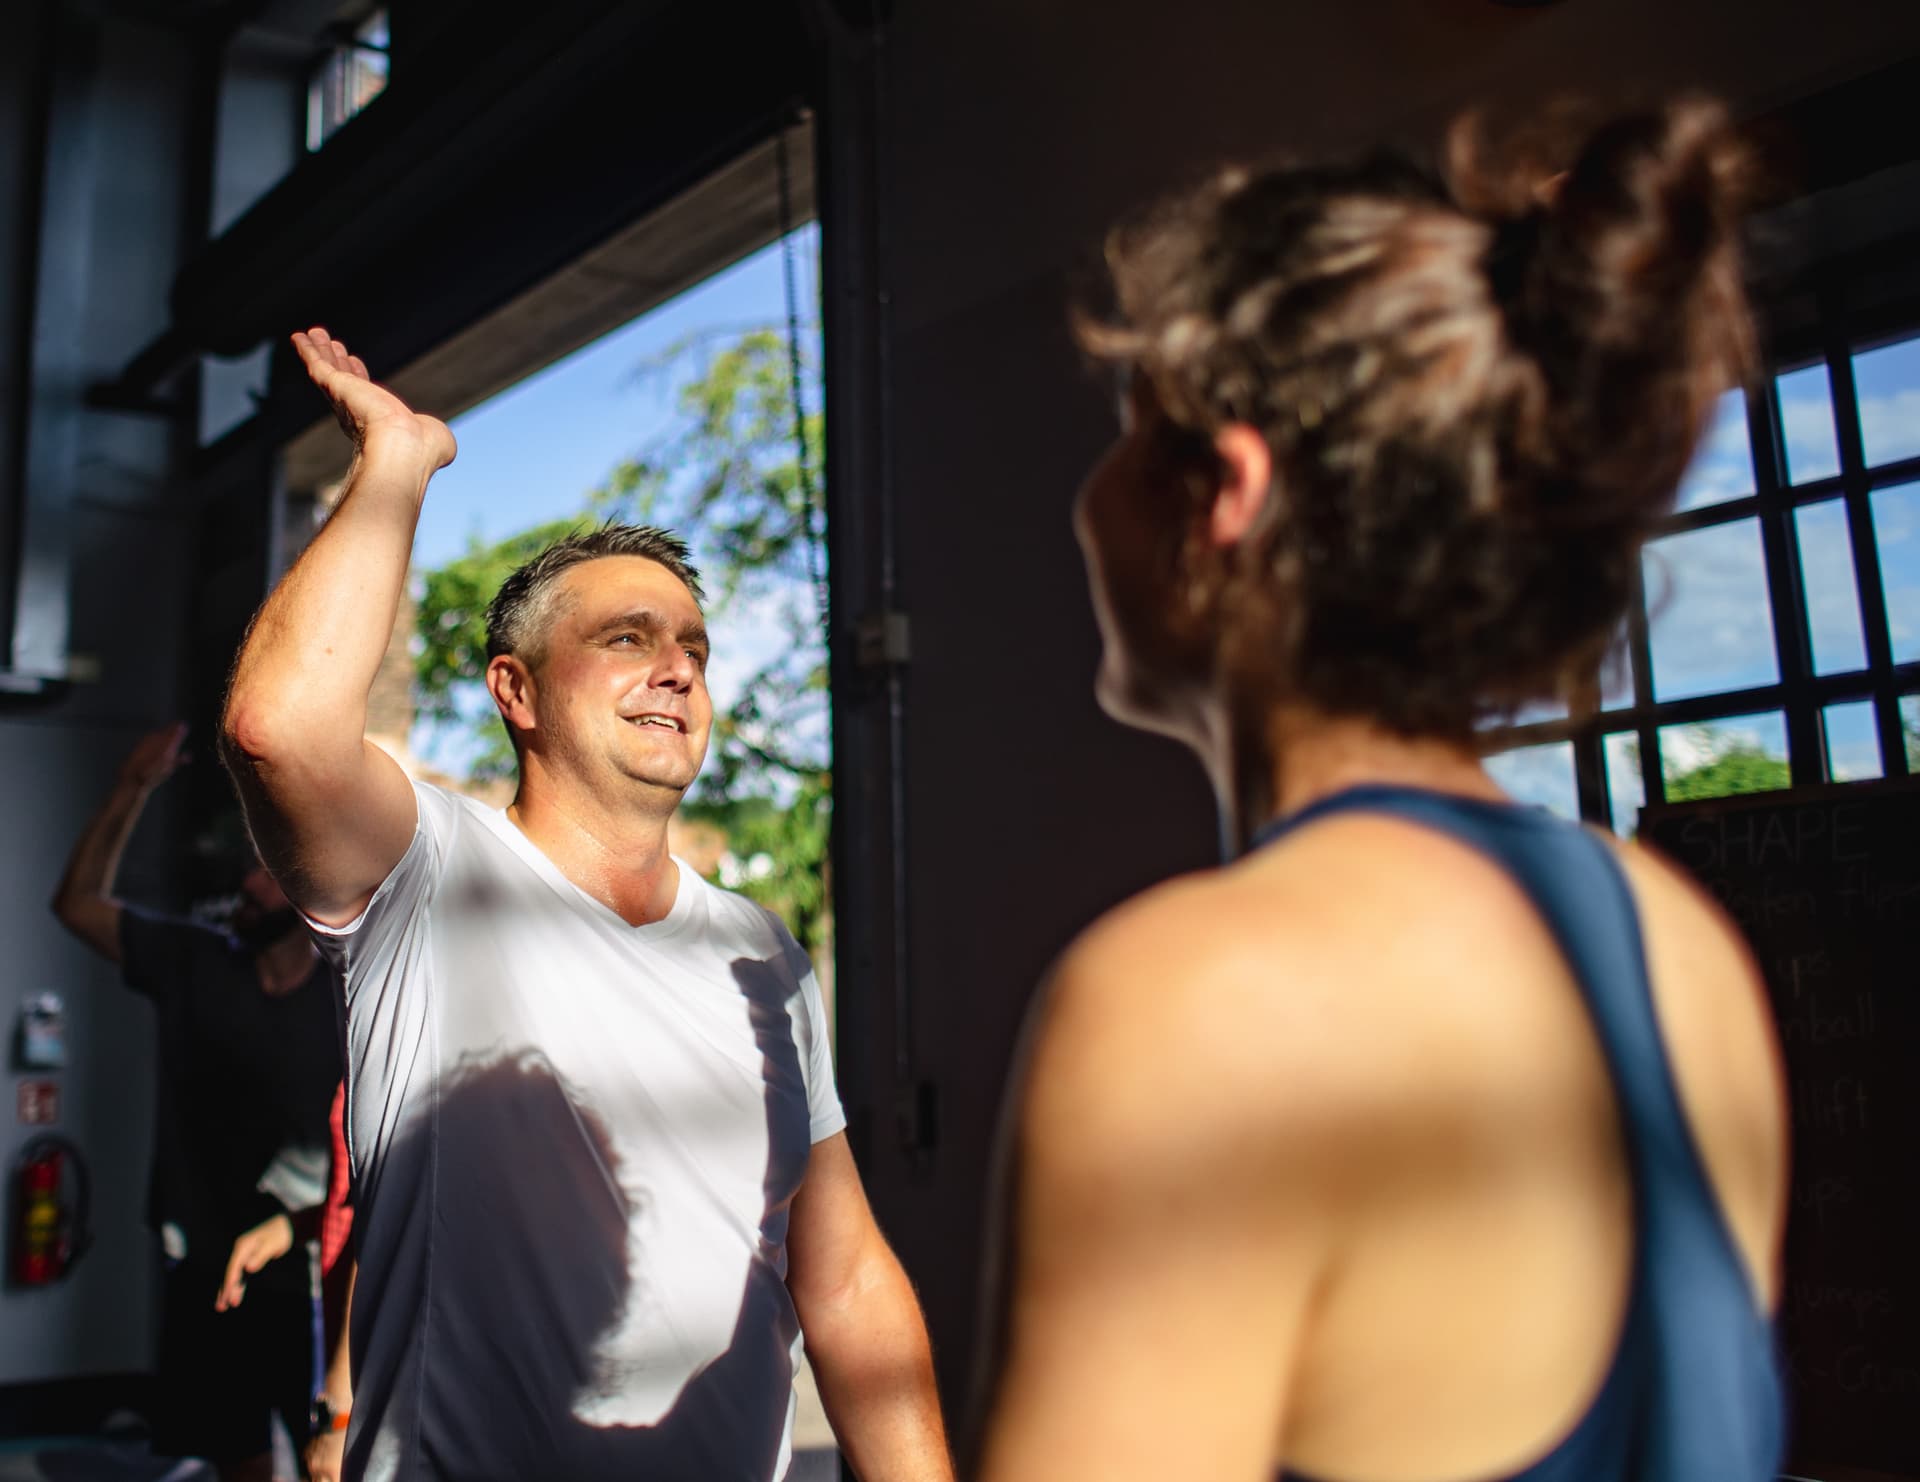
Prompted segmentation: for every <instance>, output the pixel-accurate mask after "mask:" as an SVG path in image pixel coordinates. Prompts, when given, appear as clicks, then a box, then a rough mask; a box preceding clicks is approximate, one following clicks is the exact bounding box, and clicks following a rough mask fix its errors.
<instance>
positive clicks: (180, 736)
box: [120, 721, 187, 793]
mask: <svg viewBox="0 0 1920 1482" xmlns="http://www.w3.org/2000/svg"><path fill="white" fill-rule="evenodd" d="M186 739H187V728H186V726H185V725H184V724H182V723H181V722H179V721H175V722H174V723H173V724H172V725H169V726H162V727H161V728H160V729H159V730H157V731H150V732H148V734H146V735H144V736H142V737H141V738H140V740H139V741H138V742H137V743H135V745H134V748H133V750H132V751H130V752H128V753H127V758H126V760H125V761H123V762H121V763H120V780H121V781H122V782H123V783H125V784H126V785H127V786H128V787H133V788H137V789H139V790H140V791H141V792H143V793H145V792H151V791H152V790H153V789H154V788H156V787H158V786H159V785H160V784H161V783H163V782H165V781H166V780H167V779H168V778H169V777H171V776H172V775H173V774H174V773H175V772H177V771H179V770H180V769H181V768H182V767H183V766H185V765H186V764H187V756H186V753H185V752H183V751H182V750H181V749H180V746H181V743H182V742H183V741H185V740H186Z"/></svg>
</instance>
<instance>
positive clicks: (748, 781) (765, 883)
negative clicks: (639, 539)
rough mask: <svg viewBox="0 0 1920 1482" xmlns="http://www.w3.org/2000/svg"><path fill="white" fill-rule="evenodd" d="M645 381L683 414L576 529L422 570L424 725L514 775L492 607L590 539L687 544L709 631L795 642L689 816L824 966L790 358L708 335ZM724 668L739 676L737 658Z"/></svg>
mask: <svg viewBox="0 0 1920 1482" xmlns="http://www.w3.org/2000/svg"><path fill="white" fill-rule="evenodd" d="M642 369H643V372H644V373H646V374H648V375H655V376H664V377H666V378H668V380H669V382H670V384H671V385H672V386H673V388H674V400H675V405H676V408H677V410H678V414H679V415H678V417H677V419H676V422H675V425H674V427H673V429H672V430H671V431H670V432H669V433H668V434H667V435H666V436H665V437H663V438H661V439H659V440H657V441H656V442H655V443H653V444H652V445H650V446H649V447H647V448H645V449H643V450H642V451H641V452H640V453H639V454H638V455H637V456H636V457H635V458H633V459H631V460H629V461H628V462H625V463H622V464H620V465H619V466H617V467H616V468H614V469H612V470H611V471H610V472H609V474H608V475H607V478H606V480H605V481H604V482H603V483H602V484H601V486H600V487H599V488H597V489H595V490H593V491H592V492H591V493H590V494H589V495H588V496H587V497H586V499H585V500H584V502H583V507H582V509H581V511H580V514H579V515H578V516H577V517H575V518H573V519H567V520H559V521H553V522H549V523H547V524H543V525H539V526H536V527H534V528H532V529H529V530H524V531H521V532H519V533H517V534H515V535H511V536H509V537H507V538H506V539H505V540H501V541H497V542H494V543H492V544H483V543H481V542H478V541H476V542H474V543H472V544H471V545H470V547H469V548H468V550H467V551H466V552H465V553H464V554H462V555H461V556H460V557H458V558H457V559H455V560H453V561H450V562H448V563H447V564H446V565H444V566H441V567H437V568H435V569H433V570H429V571H426V572H424V573H422V580H421V586H420V600H419V605H418V608H417V610H416V615H415V633H416V638H417V643H416V648H417V650H418V652H417V655H416V659H415V678H416V682H417V687H418V691H419V697H420V701H421V707H422V713H423V714H424V715H425V716H427V717H428V718H430V719H432V720H434V721H436V722H438V723H440V724H441V725H443V726H449V727H452V728H455V729H465V730H467V731H469V732H470V733H471V734H472V735H473V737H474V739H475V742H476V744H477V748H478V760H477V761H476V762H475V764H474V773H475V775H476V776H492V777H499V776H510V775H512V770H513V754H512V750H511V748H510V747H509V746H508V744H507V740H506V736H505V733H504V730H503V728H502V727H501V725H500V723H499V720H498V717H497V716H496V715H494V713H493V709H492V706H491V704H489V703H486V701H485V697H484V692H483V691H481V690H480V676H481V675H482V674H483V673H484V672H485V669H486V638H485V613H486V604H487V602H488V600H489V599H490V598H491V597H492V595H493V593H494V592H495V591H496V590H497V589H498V587H499V585H500V582H501V581H502V580H503V579H504V578H505V577H506V575H507V574H508V573H509V572H510V571H512V570H513V569H514V568H515V567H516V566H518V565H519V564H520V563H521V562H523V561H525V560H526V559H528V558H529V557H530V556H532V555H533V554H535V553H536V552H538V551H539V550H540V549H541V548H542V547H544V546H545V545H547V544H548V543H549V542H551V541H552V540H554V539H555V538H556V537H558V536H559V535H562V534H565V533H566V532H567V531H569V530H573V529H577V528H580V527H581V526H582V525H585V524H590V523H600V522H603V521H607V520H623V521H636V522H642V523H649V524H660V525H668V526H671V527H672V528H674V529H677V530H679V531H680V532H681V533H682V534H683V535H685V536H686V537H687V538H688V540H689V541H690V542H691V544H692V545H693V548H694V555H695V560H696V564H698V565H699V566H700V568H701V572H702V575H703V577H704V578H705V582H706V586H707V590H708V599H709V613H710V616H712V617H713V618H715V619H716V620H718V619H721V618H725V617H734V618H738V619H741V620H746V619H749V618H750V619H751V620H752V621H753V622H754V623H756V624H758V625H762V626H763V627H765V628H767V629H770V630H772V631H773V632H774V633H775V634H777V635H778V639H779V641H778V643H777V645H775V646H774V647H773V652H774V657H773V658H771V659H770V660H768V661H767V662H765V663H764V664H762V665H761V666H760V667H759V668H758V669H757V670H756V671H755V672H754V673H753V674H752V675H750V676H749V677H748V678H747V679H746V681H745V682H744V683H743V684H742V685H741V686H740V690H739V698H738V699H737V700H736V701H735V702H734V703H733V704H732V705H730V706H729V707H727V708H726V709H725V710H723V711H721V712H719V713H717V714H716V715H715V717H714V729H713V743H712V749H711V753H710V756H709V760H708V764H707V769H706V771H705V772H704V773H703V774H702V776H701V778H700V780H699V782H697V783H696V784H695V788H694V791H693V793H692V795H691V796H690V797H689V798H688V801H687V804H686V807H685V809H684V812H685V813H686V815H687V816H688V817H689V818H691V819H698V820H705V821H708V822H711V823H714V824H716V825H717V826H719V827H720V828H721V829H723V830H724V831H725V832H726V834H727V837H728V841H729V853H730V854H731V855H732V856H733V860H734V864H733V865H732V866H730V867H729V869H728V871H727V874H726V877H725V878H723V880H722V883H724V884H728V885H730V886H733V887H734V888H736V889H739V890H742V891H744V892H745V893H746V894H748V895H750V896H752V897H753V898H755V899H756V900H759V901H760V902H761V903H762V904H764V905H766V906H768V907H770V908H771V909H773V910H775V911H777V912H778V913H779V914H780V915H781V917H782V918H783V919H784V920H785V921H786V922H787V924H788V926H789V927H790V928H791V929H792V930H793V932H794V935H795V936H796V937H798V938H799V940H800V942H801V944H802V945H803V946H805V947H806V948H807V949H808V951H809V952H811V953H813V954H814V955H815V957H816V959H820V958H821V957H823V956H824V955H825V954H826V952H827V949H828V947H829V944H830V941H831V932H832V920H831V910H830V901H831V891H830V889H829V882H828V879H827V839H828V829H829V823H830V818H831V810H832V802H833V782H832V773H831V771H830V770H829V767H828V754H827V753H828V745H827V704H826V701H827V666H826V641H825V626H826V624H825V611H824V603H825V579H824V578H825V562H826V549H825V542H824V531H823V528H822V518H821V515H820V513H819V510H818V508H817V496H818V490H817V488H816V487H814V484H813V481H812V480H811V479H809V478H807V477H803V470H802V467H801V462H800V457H799V450H798V445H797V443H796V439H795V421H794V403H793V367H792V361H791V359H790V354H789V349H788V344H787V341H786V338H785V337H784V336H783V335H782V334H781V333H780V332H778V331H776V330H773V329H753V330H748V331H746V332H744V333H738V334H732V335H727V336H724V337H718V338H715V337H705V336H701V337H693V338H690V339H687V340H683V341H681V342H679V343H678V344H676V345H674V346H673V347H671V348H670V349H669V350H668V351H666V352H665V353H664V354H662V355H661V356H659V357H658V358H657V359H655V360H654V361H652V362H650V363H649V364H648V365H647V366H645V367H643V368H642ZM814 370H815V367H814V365H813V363H812V357H811V356H809V357H807V361H806V363H804V364H803V367H802V374H803V377H804V379H803V383H802V384H803V387H805V386H808V385H812V384H814V383H813V374H814ZM815 389H816V391H817V386H816V388H815ZM810 401H811V402H812V406H811V407H810V408H809V411H808V414H807V418H806V446H807V447H808V449H809V450H818V449H819V448H820V447H821V446H822V441H821V439H822V434H823V431H824V426H823V422H822V419H821V416H820V413H819V411H818V410H817V408H818V405H819V399H818V396H817V394H816V395H815V396H813V397H811V398H810ZM816 463H817V459H816V458H814V457H810V458H809V464H810V465H815V464H816ZM808 472H809V473H810V472H811V467H810V468H809V470H808ZM717 658H718V660H719V661H720V662H724V661H725V655H724V653H723V654H721V655H718V656H717ZM477 692H478V693H477Z"/></svg>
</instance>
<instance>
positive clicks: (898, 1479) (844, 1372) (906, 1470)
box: [787, 1132, 953, 1482]
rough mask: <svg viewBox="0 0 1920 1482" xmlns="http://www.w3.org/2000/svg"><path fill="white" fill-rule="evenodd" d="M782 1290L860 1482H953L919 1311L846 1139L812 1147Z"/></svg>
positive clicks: (797, 1203)
mask: <svg viewBox="0 0 1920 1482" xmlns="http://www.w3.org/2000/svg"><path fill="white" fill-rule="evenodd" d="M787 1253H788V1270H787V1290H788V1291H789V1292H790V1293H791V1294H792V1296H793V1305H794V1310H795V1311H796V1312H797V1313H798V1314H799V1317H800V1331H801V1333H802V1334H803V1335H804V1337H805V1339H806V1345H807V1354H808V1356H809V1357H810V1358H811V1360H812V1362H813V1372H814V1377H815V1378H816V1379H817V1380H818V1381H819V1384H820V1400H821V1403H822V1404H823V1405H824V1406H825V1407H826V1412H827V1419H828V1420H829V1421H831V1422H832V1424H833V1434H834V1436H835V1438H836V1439H837V1440H838V1441H839V1443H840V1449H841V1450H842V1451H844V1452H845V1453H846V1456H847V1460H848V1461H849V1462H851V1463H852V1465H853V1470H854V1472H855V1473H856V1474H857V1475H859V1476H860V1477H861V1478H863V1479H865V1482H951V1479H952V1477H953V1463H952V1461H951V1459H950V1458H949V1456H948V1454H947V1438H946V1430H945V1427H944V1426H943V1425H942V1424H941V1420H940V1399H939V1396H938V1394H937V1393H936V1392H935V1390H934V1383H933V1353H932V1350H931V1349H930V1348H929V1347H928V1344H927V1325H926V1321H925V1319H924V1318H922V1316H921V1315H920V1301H919V1298H918V1297H916V1296H915V1295H914V1291H913V1285H912V1283H910V1282H909V1281H908V1280H907V1275H906V1272H905V1271H903V1270H902V1269H901V1267H900V1262H899V1260H898V1258H897V1257H895V1255H894V1253H893V1251H892V1249H891V1248H890V1247H889V1246H888V1245H887V1241H886V1237H885V1236H883V1235H882V1234H881V1233H880V1227H879V1226H878V1225H877V1224H875V1223H874V1218H873V1211H872V1210H871V1209H870V1208H869V1207H868V1204H867V1196H866V1191H865V1190H864V1189H863V1188H862V1187H861V1184H860V1174H859V1171H858V1170H857V1169H856V1168H855V1167H854V1162H853V1154H852V1152H851V1151H850V1150H849V1149H848V1147H847V1135H846V1133H844V1132H839V1133H835V1134H834V1135H833V1136H832V1137H828V1138H826V1139H824V1140H823V1141H821V1142H818V1143H815V1144H814V1148H813V1156H812V1159H811V1161H810V1162H809V1163H808V1165H807V1176H806V1181H805V1182H804V1183H803V1184H802V1185H801V1187H800V1192H799V1193H798V1194H797V1195H795V1197H794V1201H793V1216H792V1221H791V1223H790V1225H789V1227H788V1232H787Z"/></svg>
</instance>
